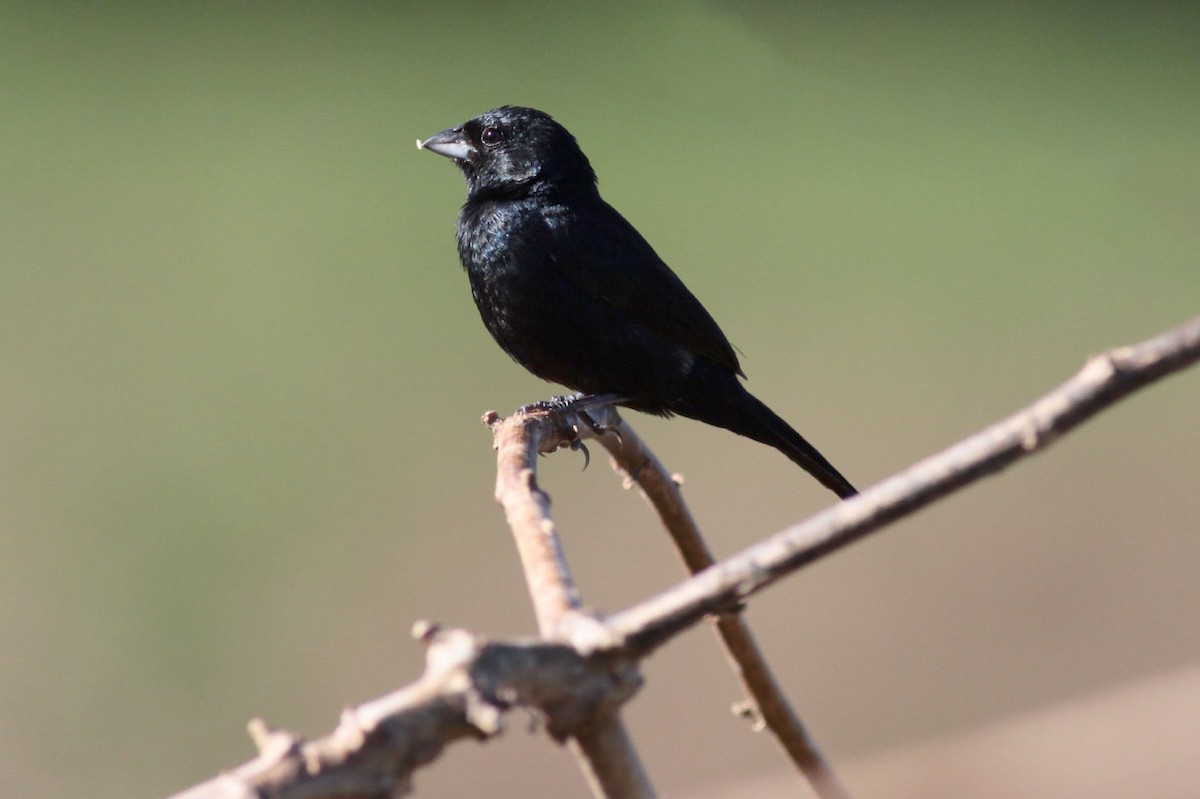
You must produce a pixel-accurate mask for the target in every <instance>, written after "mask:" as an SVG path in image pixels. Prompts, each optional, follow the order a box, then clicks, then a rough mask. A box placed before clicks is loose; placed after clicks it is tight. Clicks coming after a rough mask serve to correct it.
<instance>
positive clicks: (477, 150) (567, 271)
mask: <svg viewBox="0 0 1200 799" xmlns="http://www.w3.org/2000/svg"><path fill="white" fill-rule="evenodd" d="M417 145H418V146H419V147H421V148H423V149H426V150H430V151H432V152H435V153H437V154H438V155H443V156H446V157H447V158H450V159H452V160H453V161H454V163H455V164H456V165H457V166H458V168H459V169H461V170H462V173H463V175H465V176H466V179H467V202H466V204H465V205H463V208H462V213H461V214H460V215H459V217H458V254H459V257H460V258H461V259H462V264H463V267H464V268H465V269H466V271H467V275H468V277H469V278H470V281H471V294H472V295H473V296H474V297H475V304H476V305H477V306H478V307H479V314H480V316H482V317H483V323H484V325H486V326H487V329H488V331H489V332H490V333H491V334H492V337H493V338H495V339H496V342H497V343H498V344H499V345H500V346H501V347H502V348H503V349H504V351H505V352H507V353H508V354H509V355H511V356H512V357H513V359H514V360H516V361H517V362H518V363H520V364H521V365H522V366H524V367H525V368H526V369H528V370H529V371H531V372H533V373H534V374H535V375H537V376H538V377H541V378H543V379H545V380H549V381H552V382H555V383H560V384H562V385H564V386H567V387H569V388H572V389H574V390H575V391H580V392H583V393H584V394H590V395H595V394H612V395H616V396H618V397H620V404H621V405H625V406H628V407H630V408H633V409H634V410H638V411H644V412H646V413H652V414H657V415H659V416H671V415H672V414H680V415H681V416H688V417H691V418H693V419H699V420H700V421H702V422H707V423H708V424H712V425H717V426H718V427H724V428H725V429H727V430H732V431H733V432H735V433H737V434H738V435H742V436H746V437H747V438H751V439H754V440H755V441H760V442H762V443H764V444H769V445H770V446H772V447H775V448H776V449H778V450H779V451H780V452H782V453H783V454H784V455H787V456H788V457H789V458H791V459H792V460H793V461H795V462H796V463H797V464H799V465H800V466H801V467H803V468H804V469H805V470H806V471H808V473H809V474H811V475H812V476H813V477H815V478H817V480H819V481H820V482H821V483H822V485H824V486H825V487H827V488H828V489H830V490H831V491H833V492H834V493H836V494H837V495H838V496H839V497H848V496H851V495H853V494H855V493H857V492H856V491H855V489H854V486H852V485H850V483H849V481H847V480H846V478H844V477H842V475H841V474H839V473H838V470H837V469H835V468H834V467H833V466H832V465H831V464H830V463H829V461H827V460H825V458H824V457H823V456H822V455H821V453H819V452H817V450H816V448H814V447H813V446H812V445H811V444H809V443H808V442H807V441H805V440H804V439H803V438H802V437H801V436H800V434H799V433H797V432H796V431H795V430H793V429H792V428H791V426H790V425H788V423H787V422H785V421H784V420H783V419H781V418H779V417H778V416H776V415H775V413H774V412H773V411H771V409H770V408H768V407H767V406H766V405H764V404H763V403H761V402H759V401H758V400H757V399H755V397H754V396H752V395H751V394H750V392H748V391H747V390H746V389H745V388H743V387H742V384H741V382H740V381H739V380H738V378H739V377H744V376H745V375H744V374H743V373H742V369H741V366H740V365H739V364H738V359H737V355H736V354H735V353H734V351H733V347H732V346H730V344H729V340H728V339H726V338H725V334H724V333H722V332H721V328H719V327H718V326H717V323H716V322H715V321H713V318H712V316H710V315H709V313H708V311H706V310H705V309H704V306H703V305H701V304H700V301H699V300H697V299H696V298H695V297H694V296H693V295H692V293H691V292H690V291H688V289H687V287H686V286H684V285H683V282H682V281H681V280H680V279H679V278H678V277H676V276H675V273H674V272H672V271H671V270H670V268H669V267H667V265H666V264H665V263H663V261H662V259H661V258H659V257H658V255H657V253H655V252H654V249H653V248H652V247H651V246H650V245H649V244H648V243H647V242H646V240H645V239H644V238H642V236H641V234H639V233H638V232H637V230H636V229H634V227H633V225H631V224H629V223H628V222H627V221H625V218H624V217H623V216H621V215H620V214H619V213H617V211H616V210H615V209H614V208H613V207H612V206H610V205H609V204H608V203H606V202H605V201H604V200H603V199H601V198H600V192H599V190H598V189H597V188H596V173H595V172H594V171H592V166H591V164H590V163H589V162H588V159H587V157H586V156H585V155H584V154H583V151H582V150H580V149H579V145H578V144H577V143H576V141H575V137H574V136H572V135H571V134H570V133H569V132H568V131H567V129H566V128H564V127H563V126H562V125H560V124H558V123H557V122H555V121H554V120H553V119H551V118H550V116H549V115H547V114H544V113H542V112H541V111H535V110H534V109H532V108H519V107H515V106H504V107H503V108H497V109H495V110H494V111H488V112H487V113H486V114H481V115H479V116H477V117H475V118H474V119H471V120H468V121H467V122H464V123H463V124H461V125H459V126H458V127H454V128H450V129H449V130H444V131H442V132H441V133H438V134H435V135H433V136H430V137H429V138H428V139H426V140H425V141H418V142H417Z"/></svg>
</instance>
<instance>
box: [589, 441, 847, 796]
mask: <svg viewBox="0 0 1200 799" xmlns="http://www.w3.org/2000/svg"><path fill="white" fill-rule="evenodd" d="M611 432H612V434H611V435H604V436H601V437H600V439H599V440H600V443H601V444H603V445H604V447H605V449H607V450H608V451H609V453H610V454H611V455H612V457H613V468H615V469H617V470H618V471H619V472H623V473H624V474H625V475H626V481H627V484H628V483H629V482H634V483H636V484H637V486H638V488H639V489H641V492H642V496H643V497H645V499H646V501H647V502H649V503H650V505H651V507H653V508H654V511H655V512H656V513H657V514H658V517H659V519H660V520H661V521H662V523H663V526H664V527H666V529H667V532H668V533H670V535H671V540H672V541H673V542H674V543H675V548H676V549H677V550H678V552H679V555H680V557H681V558H682V560H683V563H684V566H685V567H686V568H687V570H688V571H689V572H691V573H692V574H696V573H698V572H701V571H703V570H705V569H707V568H708V567H710V566H712V565H713V556H712V553H711V552H710V551H709V549H708V546H707V544H705V542H704V539H703V537H702V536H701V535H700V530H699V528H698V527H697V526H696V522H695V520H694V519H693V518H692V514H691V512H690V511H689V510H688V508H687V505H686V504H685V503H684V501H683V494H682V493H681V492H680V490H679V484H678V482H677V481H676V480H675V478H674V477H672V475H671V474H670V473H669V472H668V471H667V470H666V469H665V468H664V467H663V465H662V462H661V461H659V460H658V458H657V457H656V456H655V455H654V453H653V452H652V451H651V450H650V449H649V448H648V447H647V446H646V444H645V442H644V441H642V439H641V437H640V436H639V435H638V434H637V433H636V432H634V431H633V429H632V428H631V427H629V425H626V424H624V422H623V421H619V422H618V423H617V425H616V426H615V427H612V428H611ZM716 630H717V634H718V636H719V637H720V639H721V642H722V644H723V645H724V647H725V652H726V656H727V657H728V659H729V661H730V665H731V666H732V667H733V670H734V672H735V673H736V674H737V676H738V678H739V679H740V680H741V682H742V686H743V687H744V689H745V691H746V693H747V694H748V695H749V696H750V704H751V708H750V710H751V713H752V715H753V716H754V717H755V718H756V719H761V722H762V724H763V725H765V726H766V728H767V729H769V730H770V731H771V733H772V734H773V735H774V736H775V739H776V741H778V742H779V745H780V747H782V749H783V751H784V753H785V754H786V755H787V756H788V758H789V759H791V761H792V762H793V763H794V764H795V766H796V767H797V768H798V769H799V770H800V772H801V773H802V774H804V776H805V777H806V778H807V779H808V781H809V783H810V784H811V785H812V787H813V790H814V791H815V792H816V794H817V796H819V797H821V799H848V797H849V796H850V793H849V791H847V790H846V788H845V786H844V785H842V783H841V781H840V780H839V779H838V776H837V772H835V771H834V769H833V767H832V765H831V764H830V763H829V762H828V761H827V760H826V759H825V757H824V756H823V755H822V754H821V750H820V748H819V747H818V746H817V743H816V741H814V740H813V739H812V737H811V736H810V735H809V733H808V730H807V729H806V728H805V726H804V724H803V722H801V720H800V717H799V716H798V715H797V714H796V712H795V711H794V710H793V709H792V707H791V705H790V704H789V703H788V701H787V698H786V697H785V696H784V693H783V689H782V688H780V686H779V683H778V682H777V681H776V680H775V676H774V674H772V673H771V668H770V666H768V665H767V660H766V658H765V657H764V655H763V653H762V650H761V649H759V647H758V644H757V642H756V641H755V640H754V634H753V633H752V632H751V631H750V625H749V623H748V622H747V621H746V618H745V616H744V615H743V614H741V613H740V612H736V611H735V612H725V613H720V614H718V615H717V616H716Z"/></svg>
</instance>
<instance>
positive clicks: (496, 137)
mask: <svg viewBox="0 0 1200 799" xmlns="http://www.w3.org/2000/svg"><path fill="white" fill-rule="evenodd" d="M479 140H480V141H481V142H483V143H484V144H485V145H487V146H488V147H494V146H496V145H497V144H499V143H500V142H502V141H504V131H503V130H501V129H500V128H484V129H483V133H480V134H479Z"/></svg>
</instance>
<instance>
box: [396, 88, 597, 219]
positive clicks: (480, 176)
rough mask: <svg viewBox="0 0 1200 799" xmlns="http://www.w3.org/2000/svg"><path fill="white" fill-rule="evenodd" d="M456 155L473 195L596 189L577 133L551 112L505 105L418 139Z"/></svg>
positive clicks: (434, 149)
mask: <svg viewBox="0 0 1200 799" xmlns="http://www.w3.org/2000/svg"><path fill="white" fill-rule="evenodd" d="M417 146H418V147H420V148H421V149H423V150H429V151H430V152H434V153H437V154H438V155H444V156H446V157H447V158H449V159H451V160H453V161H454V163H455V164H457V165H458V168H459V169H461V170H462V172H463V175H465V176H466V178H467V193H468V196H469V197H470V198H472V199H484V198H488V197H520V196H525V195H528V194H532V193H534V192H537V191H547V190H559V191H594V190H595V185H596V173H595V172H593V171H592V165H591V164H590V163H588V160H587V156H585V155H584V154H583V151H582V150H580V149H579V145H578V144H577V143H576V142H575V137H574V136H572V135H571V134H570V132H569V131H567V129H566V128H564V127H563V126H562V125H560V124H558V123H557V122H555V121H554V120H553V119H551V117H550V115H549V114H545V113H543V112H541V111H537V110H534V109H532V108H520V107H518V106H508V105H506V106H504V107H503V108H497V109H495V110H493V111H488V112H487V113H485V114H480V115H479V116H477V117H475V118H473V119H469V120H467V121H466V122H464V123H463V124H461V125H458V126H457V127H453V128H450V129H449V130H444V131H442V132H441V133H436V134H434V135H433V136H430V137H429V138H428V139H426V140H425V141H419V140H418V141H417Z"/></svg>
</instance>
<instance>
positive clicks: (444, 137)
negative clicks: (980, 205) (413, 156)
mask: <svg viewBox="0 0 1200 799" xmlns="http://www.w3.org/2000/svg"><path fill="white" fill-rule="evenodd" d="M417 146H418V147H420V148H421V149H422V150H429V151H430V152H431V153H437V154H438V155H444V156H446V157H447V158H453V159H454V160H455V161H469V160H470V159H471V156H473V155H475V147H474V146H473V145H472V144H471V141H470V139H468V138H467V134H466V133H464V132H463V129H462V128H450V129H449V130H443V131H442V132H441V133H435V134H433V135H432V136H430V137H429V138H428V139H426V140H425V141H421V140H420V139H417Z"/></svg>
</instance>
